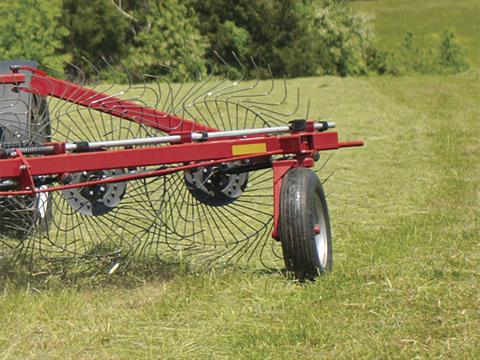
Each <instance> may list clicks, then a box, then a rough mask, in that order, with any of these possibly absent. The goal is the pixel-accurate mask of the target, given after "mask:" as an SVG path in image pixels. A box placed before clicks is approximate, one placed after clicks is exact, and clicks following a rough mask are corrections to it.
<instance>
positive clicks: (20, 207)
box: [0, 95, 53, 241]
mask: <svg viewBox="0 0 480 360" xmlns="http://www.w3.org/2000/svg"><path fill="white" fill-rule="evenodd" d="M29 110H30V113H29V119H28V121H30V126H31V127H34V126H35V125H36V124H37V125H39V126H40V127H41V129H42V134H41V135H39V136H32V137H31V138H30V139H29V140H30V141H31V142H32V143H43V142H47V141H50V134H51V130H50V115H49V110H48V103H47V101H46V99H45V98H43V97H40V96H38V95H32V99H31V107H30V109H29ZM39 119H40V120H39ZM26 121H27V120H26ZM1 125H2V121H1V119H0V126H1ZM35 132H38V130H37V129H35ZM35 132H32V133H35ZM1 144H2V141H1V139H0V145H1ZM47 194H48V193H47ZM47 196H48V199H47V202H46V204H44V206H45V208H44V214H43V217H42V216H40V215H39V212H34V211H32V210H29V209H32V207H33V208H35V207H38V202H39V197H38V196H18V197H13V198H8V197H0V218H2V219H8V220H7V222H9V223H14V226H11V224H5V223H4V221H0V235H4V236H7V237H10V238H13V239H16V240H21V241H23V240H25V239H26V238H28V236H29V235H30V234H31V233H32V232H33V231H35V230H36V229H39V230H40V231H48V229H49V227H50V223H51V221H52V217H53V214H52V197H51V196H50V195H47ZM17 211H18V212H19V214H20V215H19V216H16V212H17ZM29 212H30V214H29ZM26 214H28V215H26Z"/></svg>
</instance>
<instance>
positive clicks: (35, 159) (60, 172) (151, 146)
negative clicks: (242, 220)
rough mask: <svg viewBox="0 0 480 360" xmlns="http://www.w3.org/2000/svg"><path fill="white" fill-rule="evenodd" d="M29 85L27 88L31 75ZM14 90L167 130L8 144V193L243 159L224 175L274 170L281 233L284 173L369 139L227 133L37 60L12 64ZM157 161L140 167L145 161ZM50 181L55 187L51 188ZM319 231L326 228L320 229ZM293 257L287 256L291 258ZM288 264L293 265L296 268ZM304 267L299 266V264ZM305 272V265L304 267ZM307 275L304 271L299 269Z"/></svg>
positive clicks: (321, 129) (287, 129)
mask: <svg viewBox="0 0 480 360" xmlns="http://www.w3.org/2000/svg"><path fill="white" fill-rule="evenodd" d="M27 77H28V78H29V79H28V80H29V81H28V86H25V85H24V84H25V83H26V78H27ZM1 84H3V85H10V86H12V91H13V92H26V93H30V94H33V95H38V96H41V97H54V98H57V99H60V100H63V101H66V102H69V103H73V104H76V105H79V106H82V107H85V108H87V109H89V110H94V111H98V112H102V113H105V114H108V115H111V116H113V117H117V118H121V119H124V120H129V121H132V122H135V123H138V124H141V125H144V126H148V127H152V128H155V129H157V130H159V131H161V132H164V133H165V134H166V135H165V136H156V137H145V138H135V139H125V140H111V141H97V142H88V141H81V142H48V143H44V144H38V145H35V146H31V145H27V146H16V147H3V148H0V179H1V180H2V187H1V188H0V197H2V196H4V197H5V196H6V197H8V196H38V195H39V194H41V193H46V192H52V191H66V190H69V189H91V190H90V192H91V193H92V192H93V191H95V192H98V191H99V190H98V189H102V186H103V185H105V184H112V183H123V182H128V181H131V180H135V179H141V178H148V177H158V176H162V175H166V174H171V173H174V172H180V171H184V172H185V171H198V169H206V168H207V167H208V168H212V167H216V166H218V167H221V166H222V165H225V164H236V165H235V166H232V167H230V168H228V169H227V170H225V172H224V173H227V174H228V173H232V174H233V173H235V174H239V173H242V172H249V171H255V170H258V169H266V168H272V169H273V184H272V186H273V232H272V236H273V238H275V239H277V240H278V239H279V227H280V225H279V224H280V222H281V219H280V217H281V201H282V200H281V193H282V191H281V189H282V179H283V178H284V176H285V174H287V172H288V171H290V170H291V169H294V168H310V167H312V166H314V162H315V160H316V159H317V156H318V155H317V154H318V152H320V151H324V150H334V149H339V148H345V147H355V146H362V145H363V142H362V141H346V142H341V141H339V139H338V134H337V133H336V132H333V131H327V130H329V129H331V128H334V127H335V124H334V123H332V122H325V121H320V122H317V121H313V120H304V119H301V120H293V121H290V122H289V124H288V125H285V126H276V127H264V128H258V129H243V130H231V131H222V130H221V129H218V128H214V127H209V126H205V125H203V124H201V123H198V122H195V120H194V119H193V120H191V119H186V118H183V117H179V116H176V115H172V114H170V113H167V112H162V111H159V110H157V109H154V108H150V107H145V106H141V105H139V104H138V103H136V102H131V101H128V100H123V99H121V98H120V97H116V96H112V95H109V94H106V93H102V92H98V91H95V90H93V89H90V88H87V87H84V86H81V85H77V84H74V83H72V82H68V81H64V80H60V79H57V78H55V77H52V76H49V75H48V74H47V73H46V72H44V71H41V70H38V69H36V68H34V67H30V66H12V67H11V73H9V74H2V75H0V85H1ZM145 166H157V167H158V168H156V169H153V170H152V169H150V170H146V171H139V170H138V169H139V168H140V167H145ZM114 169H128V171H126V172H124V173H122V174H119V175H116V176H108V177H105V176H104V178H96V177H94V178H92V177H90V178H85V179H83V180H78V181H76V182H74V183H72V182H71V177H72V174H78V173H84V174H86V173H88V174H91V173H95V172H97V171H105V170H114ZM45 185H49V186H45ZM314 232H315V234H317V233H319V232H320V229H317V228H315V229H314ZM286 261H287V260H286ZM288 267H289V266H288V264H287V268H288ZM292 267H293V270H295V271H296V269H295V266H294V265H292ZM302 271H303V270H302ZM298 275H299V276H302V274H300V273H299V274H298Z"/></svg>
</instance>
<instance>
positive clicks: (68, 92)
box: [0, 66, 218, 134]
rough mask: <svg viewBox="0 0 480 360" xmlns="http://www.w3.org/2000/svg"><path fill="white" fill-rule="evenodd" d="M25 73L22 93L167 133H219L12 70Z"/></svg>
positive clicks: (0, 78)
mask: <svg viewBox="0 0 480 360" xmlns="http://www.w3.org/2000/svg"><path fill="white" fill-rule="evenodd" d="M18 70H24V71H30V72H32V78H31V80H30V85H29V87H21V88H19V89H20V90H21V91H25V92H30V93H33V94H37V95H41V96H53V97H56V98H58V99H62V100H65V101H68V102H71V103H75V104H78V105H81V106H85V107H88V108H90V109H93V110H97V111H100V112H104V113H107V114H110V115H113V116H117V117H120V118H123V119H127V120H131V121H134V122H137V123H140V124H144V125H148V126H150V127H153V128H155V129H158V130H161V131H164V132H166V133H169V134H170V133H172V132H178V131H209V132H212V131H218V129H215V128H211V127H208V126H204V125H202V124H198V123H196V122H194V121H191V120H187V119H183V118H181V117H178V116H175V115H172V114H168V113H165V112H161V111H158V110H156V109H153V108H148V107H143V106H141V105H139V104H137V103H135V102H132V101H128V100H123V99H120V98H118V97H115V96H111V95H108V94H105V93H102V92H98V91H95V90H93V89H89V88H85V87H83V86H80V85H77V84H74V83H71V82H68V81H64V80H60V79H56V78H54V77H52V76H48V75H47V74H46V73H45V72H43V71H41V70H38V69H35V68H31V67H29V66H21V67H19V68H18V69H15V71H18ZM15 79H17V82H15V83H18V82H19V81H20V80H21V79H22V80H23V81H24V79H25V75H24V74H17V73H12V74H3V75H0V84H11V83H12V80H15Z"/></svg>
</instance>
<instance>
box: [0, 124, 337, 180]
mask: <svg viewBox="0 0 480 360" xmlns="http://www.w3.org/2000/svg"><path fill="white" fill-rule="evenodd" d="M304 136H305V134H304V133H302V134H291V135H285V136H263V137H257V138H249V139H230V140H220V141H219V140H211V141H206V142H202V143H195V142H192V143H186V144H178V145H168V146H157V147H145V148H136V149H123V150H111V151H92V152H85V153H65V154H57V155H47V156H37V157H30V158H29V164H30V167H31V174H32V176H39V175H52V174H59V173H65V172H80V171H84V170H85V171H95V170H107V169H118V168H131V167H137V166H149V165H164V164H174V163H188V162H193V161H204V160H216V159H225V158H226V159H228V158H234V157H235V156H234V155H233V153H232V148H233V147H234V146H236V145H249V144H259V143H262V144H266V152H267V153H278V154H302V153H303V152H305V153H311V152H312V151H320V150H332V149H337V148H338V137H337V133H335V132H327V133H315V134H311V135H310V137H312V138H313V139H317V140H315V141H313V142H312V143H314V144H316V146H317V147H316V148H309V149H306V148H305V144H304V143H302V142H300V141H299V139H300V138H302V137H304ZM320 139H322V140H320ZM263 154H264V153H263ZM254 155H258V154H250V156H254ZM21 165H22V161H21V159H19V158H9V159H4V160H1V162H0V173H1V177H2V178H15V177H18V176H20V175H21V170H20V166H21Z"/></svg>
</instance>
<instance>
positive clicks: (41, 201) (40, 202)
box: [37, 185, 49, 219]
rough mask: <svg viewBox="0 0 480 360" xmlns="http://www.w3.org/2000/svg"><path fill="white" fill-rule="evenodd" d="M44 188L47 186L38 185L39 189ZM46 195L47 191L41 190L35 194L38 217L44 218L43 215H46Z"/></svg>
mask: <svg viewBox="0 0 480 360" xmlns="http://www.w3.org/2000/svg"><path fill="white" fill-rule="evenodd" d="M46 188H47V186H46V185H42V186H40V189H41V190H44V189H46ZM48 196H49V193H47V192H41V193H38V194H37V211H38V214H39V215H40V219H44V218H45V216H46V215H47V208H48Z"/></svg>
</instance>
